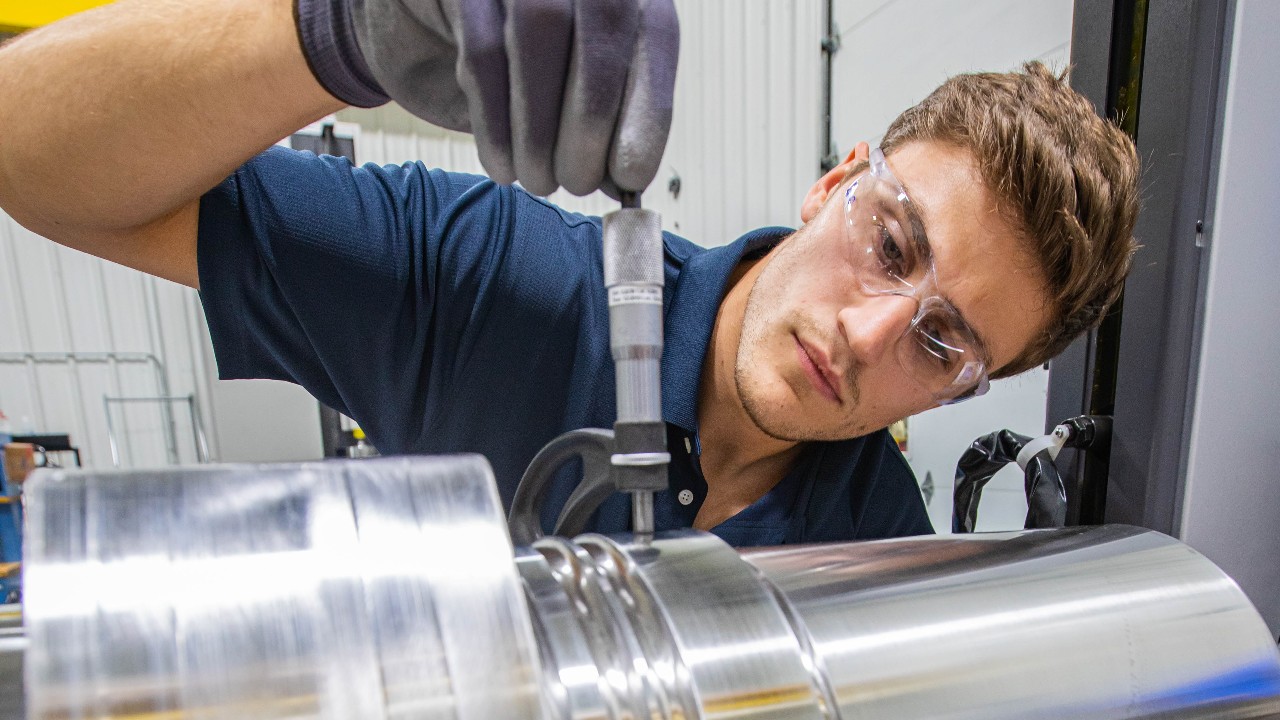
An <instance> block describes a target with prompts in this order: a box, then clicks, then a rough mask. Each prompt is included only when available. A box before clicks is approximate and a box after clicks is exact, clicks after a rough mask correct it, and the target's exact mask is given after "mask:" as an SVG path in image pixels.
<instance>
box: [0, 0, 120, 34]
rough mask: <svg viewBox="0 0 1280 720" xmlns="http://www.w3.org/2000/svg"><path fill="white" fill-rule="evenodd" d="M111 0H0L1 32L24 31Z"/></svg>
mask: <svg viewBox="0 0 1280 720" xmlns="http://www.w3.org/2000/svg"><path fill="white" fill-rule="evenodd" d="M109 2H111V0H0V32H22V31H23V30H30V29H31V28H36V27H40V26H41V25H48V24H49V23H51V22H53V21H55V20H61V19H62V18H64V17H66V16H68V15H74V14H76V13H78V12H82V11H84V10H88V9H89V8H95V7H98V6H99V5H106V4H107V3H109Z"/></svg>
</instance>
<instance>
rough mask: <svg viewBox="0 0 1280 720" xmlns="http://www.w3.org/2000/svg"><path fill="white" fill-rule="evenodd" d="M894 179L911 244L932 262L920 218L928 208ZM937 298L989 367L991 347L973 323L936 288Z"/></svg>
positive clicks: (930, 248) (931, 246)
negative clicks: (898, 189)
mask: <svg viewBox="0 0 1280 720" xmlns="http://www.w3.org/2000/svg"><path fill="white" fill-rule="evenodd" d="M895 179H896V180H897V181H898V185H899V186H900V187H901V188H902V192H903V193H904V194H905V195H906V202H904V203H902V207H903V209H904V210H905V211H906V213H907V224H908V225H910V226H911V242H912V243H913V244H915V246H916V250H918V251H920V252H921V253H922V256H923V257H927V258H929V260H930V261H931V262H932V261H934V260H933V245H932V244H930V243H929V235H928V233H926V232H925V227H924V218H923V217H922V211H923V212H927V211H928V208H926V207H925V206H924V205H922V204H920V203H919V202H917V201H916V199H915V196H913V195H912V194H911V190H910V189H909V188H908V187H907V184H906V183H904V182H902V179H901V178H895ZM935 272H936V270H935ZM935 282H936V278H935ZM938 296H939V297H941V298H942V301H943V302H945V303H946V304H947V307H949V308H951V310H952V312H954V313H955V314H956V317H958V318H960V322H962V323H964V326H965V327H966V328H968V329H969V333H970V334H971V335H973V339H974V340H975V341H976V342H977V343H978V347H977V350H978V352H979V353H981V354H982V362H984V363H986V364H988V365H990V364H991V363H992V359H991V346H990V345H988V344H987V341H986V340H985V339H983V337H982V334H981V333H979V332H978V329H977V328H975V327H974V326H973V323H971V322H969V320H968V319H967V318H965V316H964V313H963V312H961V311H960V308H958V307H956V304H955V303H953V302H951V298H949V297H947V296H946V295H943V294H942V289H941V288H938ZM990 369H991V368H988V370H990Z"/></svg>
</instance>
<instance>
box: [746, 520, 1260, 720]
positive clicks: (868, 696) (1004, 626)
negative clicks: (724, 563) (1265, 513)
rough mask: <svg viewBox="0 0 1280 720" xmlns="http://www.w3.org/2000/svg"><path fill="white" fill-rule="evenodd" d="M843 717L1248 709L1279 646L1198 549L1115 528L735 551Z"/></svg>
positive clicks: (988, 719) (1240, 713) (1174, 714)
mask: <svg viewBox="0 0 1280 720" xmlns="http://www.w3.org/2000/svg"><path fill="white" fill-rule="evenodd" d="M744 556H745V558H746V559H747V561H748V562H751V563H752V564H753V565H755V566H756V567H758V568H759V569H760V570H761V571H762V573H763V575H764V576H766V577H767V578H768V579H769V580H770V581H771V582H772V583H773V584H774V585H776V586H777V588H778V589H779V590H780V591H781V596H783V597H784V598H785V602H787V603H789V604H790V605H791V609H792V611H793V614H794V618H795V619H796V620H797V632H798V633H800V634H803V635H806V636H807V637H808V641H809V645H810V646H811V648H812V652H813V661H814V663H815V664H816V665H817V666H818V667H820V668H821V669H822V671H823V672H824V673H825V675H826V677H827V678H828V680H829V682H830V685H831V688H832V690H833V693H834V696H835V697H836V698H837V702H838V705H839V712H840V716H841V717H843V718H844V719H845V720H852V719H853V718H895V719H898V720H909V719H911V718H934V719H946V720H960V719H962V718H963V719H968V718H973V719H975V720H977V719H978V718H981V719H982V720H992V719H994V718H1155V717H1160V718H1191V717H1213V718H1261V717H1275V716H1277V715H1280V652H1278V651H1277V649H1276V647H1275V644H1274V640H1273V639H1272V638H1271V637H1270V636H1269V635H1268V633H1267V630H1266V627H1265V625H1264V624H1263V623H1262V620H1261V618H1260V617H1259V616H1258V613H1257V612H1256V610H1254V608H1253V606H1252V605H1251V604H1250V603H1249V601H1248V600H1247V599H1246V598H1245V596H1244V595H1243V593H1242V592H1241V591H1240V590H1239V588H1238V587H1237V586H1236V585H1235V583H1234V582H1232V581H1231V580H1230V579H1229V578H1227V577H1226V576H1225V575H1224V574H1223V573H1222V572H1221V571H1220V570H1218V569H1217V568H1216V567H1215V566H1214V565H1213V564H1212V563H1210V562H1209V561H1208V560H1206V559H1205V558H1204V557H1202V556H1200V555H1199V554H1197V553H1195V552H1194V551H1193V550H1191V549H1190V548H1188V547H1186V546H1185V545H1183V544H1181V543H1179V542H1177V541H1176V540H1173V539H1172V538H1169V537H1166V536H1164V535H1161V534H1159V533H1154V532H1150V531H1146V530H1141V529H1138V528H1131V527H1124V526H1103V527H1099V528H1072V529H1067V530H1055V531H1032V532H1024V533H1008V534H998V535H975V536H952V537H936V538H911V539H905V540H896V541H881V542H874V543H850V544H840V545H830V546H811V547H797V548H773V549H768V550H758V551H750V552H747V553H744Z"/></svg>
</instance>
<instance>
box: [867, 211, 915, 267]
mask: <svg viewBox="0 0 1280 720" xmlns="http://www.w3.org/2000/svg"><path fill="white" fill-rule="evenodd" d="M876 234H877V240H876V255H877V256H878V257H879V260H880V264H881V265H882V266H883V267H884V269H885V270H887V271H888V272H890V273H892V274H893V275H895V276H896V277H899V278H906V277H907V276H908V275H910V274H911V258H910V257H909V256H908V254H907V250H906V248H905V246H904V245H903V244H902V243H900V242H898V239H897V238H895V237H894V236H893V231H892V230H890V229H889V228H888V227H886V226H885V225H884V224H883V223H882V222H881V221H880V220H879V219H878V218H877V220H876Z"/></svg>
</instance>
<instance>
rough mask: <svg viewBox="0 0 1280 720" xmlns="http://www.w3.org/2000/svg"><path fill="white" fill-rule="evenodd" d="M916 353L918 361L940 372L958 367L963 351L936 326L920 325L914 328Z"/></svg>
mask: <svg viewBox="0 0 1280 720" xmlns="http://www.w3.org/2000/svg"><path fill="white" fill-rule="evenodd" d="M915 335H916V352H917V353H918V354H919V356H920V360H921V361H923V362H926V363H928V364H929V365H931V366H933V367H936V368H938V369H939V370H942V371H948V372H949V371H950V370H951V369H952V368H955V367H957V366H958V364H959V362H960V358H961V357H962V356H963V355H964V351H963V350H962V349H961V348H960V347H959V346H958V345H957V343H955V342H954V341H950V340H948V339H947V337H946V333H945V332H944V331H943V330H942V329H941V328H940V327H938V326H936V325H932V324H925V323H921V324H920V325H918V326H916V333H915Z"/></svg>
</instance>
